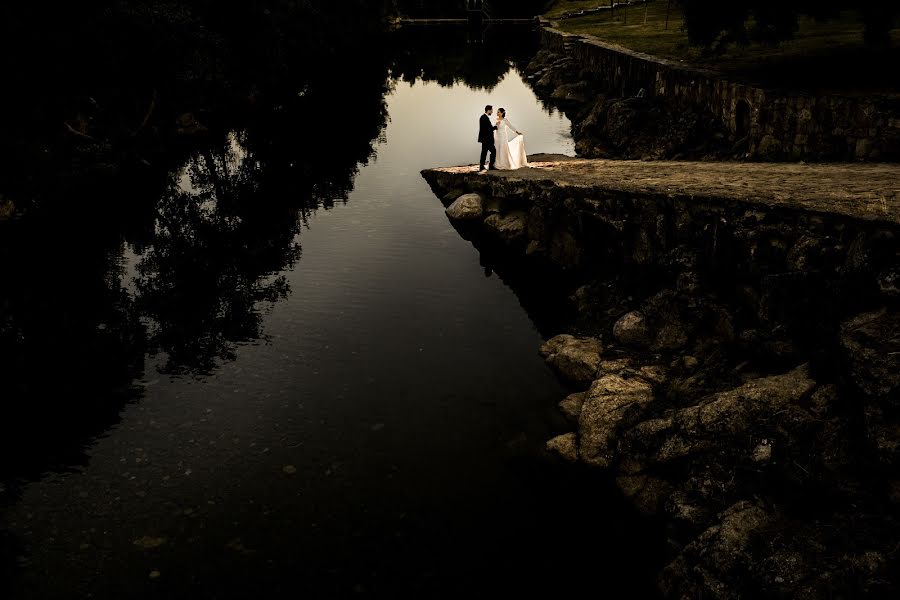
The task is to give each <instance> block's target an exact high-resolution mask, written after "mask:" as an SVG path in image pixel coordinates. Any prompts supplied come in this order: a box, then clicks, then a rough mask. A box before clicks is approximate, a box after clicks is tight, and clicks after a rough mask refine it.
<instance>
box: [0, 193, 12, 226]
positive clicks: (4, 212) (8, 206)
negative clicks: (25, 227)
mask: <svg viewBox="0 0 900 600" xmlns="http://www.w3.org/2000/svg"><path fill="white" fill-rule="evenodd" d="M15 214H16V205H15V204H14V203H13V201H12V200H10V199H8V198H4V197H3V195H0V220H3V219H11V218H12V217H13V215H15Z"/></svg>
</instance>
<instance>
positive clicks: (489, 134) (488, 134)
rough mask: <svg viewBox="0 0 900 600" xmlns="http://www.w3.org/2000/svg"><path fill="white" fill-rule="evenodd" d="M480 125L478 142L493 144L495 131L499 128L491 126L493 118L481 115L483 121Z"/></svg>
mask: <svg viewBox="0 0 900 600" xmlns="http://www.w3.org/2000/svg"><path fill="white" fill-rule="evenodd" d="M478 124H479V128H478V142H479V143H480V144H493V143H494V130H495V129H497V126H496V125H491V118H490V117H488V116H487V115H481V120H480V121H479V122H478Z"/></svg>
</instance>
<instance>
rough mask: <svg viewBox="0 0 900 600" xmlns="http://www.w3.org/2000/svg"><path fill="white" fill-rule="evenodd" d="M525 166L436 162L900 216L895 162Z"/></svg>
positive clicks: (538, 177) (469, 169)
mask: <svg viewBox="0 0 900 600" xmlns="http://www.w3.org/2000/svg"><path fill="white" fill-rule="evenodd" d="M531 160H533V161H534V162H532V167H533V168H530V169H520V170H518V171H492V172H486V173H483V174H480V175H479V174H478V172H477V167H476V166H464V167H450V168H442V169H434V170H435V171H442V172H446V173H460V174H466V173H470V174H472V176H473V177H504V178H508V179H514V180H515V179H519V180H525V181H546V182H548V183H552V184H555V185H559V186H578V187H587V188H596V189H597V190H598V193H601V192H602V191H603V190H609V191H618V192H634V193H636V194H642V195H644V194H650V195H652V194H660V195H665V196H678V197H689V198H693V199H695V200H696V201H698V202H703V201H709V202H715V201H716V200H718V199H733V200H738V201H743V202H747V203H748V204H752V205H762V206H766V207H770V208H778V207H783V208H792V209H799V210H804V211H810V212H818V213H831V214H841V215H846V216H849V217H852V218H856V219H864V220H872V221H888V222H891V223H898V224H900V165H895V164H871V163H868V164H863V163H859V164H855V163H849V164H844V163H840V164H795V163H740V162H678V161H630V160H629V161H619V160H585V159H570V158H567V157H560V156H547V155H535V156H533V157H532V158H531Z"/></svg>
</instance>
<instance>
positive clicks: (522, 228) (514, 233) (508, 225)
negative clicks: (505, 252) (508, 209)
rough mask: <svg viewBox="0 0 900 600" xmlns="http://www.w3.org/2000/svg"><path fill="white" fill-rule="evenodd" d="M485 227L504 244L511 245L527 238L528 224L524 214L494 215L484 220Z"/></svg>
mask: <svg viewBox="0 0 900 600" xmlns="http://www.w3.org/2000/svg"><path fill="white" fill-rule="evenodd" d="M484 225H485V227H486V228H487V229H488V230H489V231H491V232H492V233H494V234H495V235H496V236H497V237H499V238H500V239H501V240H503V241H504V242H506V243H508V244H511V243H513V242H517V241H520V240H522V239H523V238H524V237H525V232H526V231H527V228H528V224H527V219H526V217H525V214H524V213H521V212H512V213H509V214H507V215H499V214H493V215H490V216H489V217H488V218H487V219H485V220H484Z"/></svg>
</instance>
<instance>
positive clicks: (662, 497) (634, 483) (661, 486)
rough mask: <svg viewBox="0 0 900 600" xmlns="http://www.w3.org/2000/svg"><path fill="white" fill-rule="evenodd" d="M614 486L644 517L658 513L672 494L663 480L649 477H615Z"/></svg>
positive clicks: (670, 488)
mask: <svg viewBox="0 0 900 600" xmlns="http://www.w3.org/2000/svg"><path fill="white" fill-rule="evenodd" d="M616 486H617V487H618V488H619V491H621V492H622V495H623V496H625V497H626V498H628V500H630V501H631V502H632V504H634V506H635V508H637V509H638V510H639V511H640V512H641V513H643V514H644V515H648V516H649V515H655V514H657V513H659V512H660V511H661V510H662V508H663V505H664V503H665V501H666V498H667V497H669V495H670V494H671V493H672V486H671V485H670V484H669V483H667V482H666V481H665V480H663V479H659V478H657V477H650V476H649V475H643V474H641V475H621V476H619V477H616Z"/></svg>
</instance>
